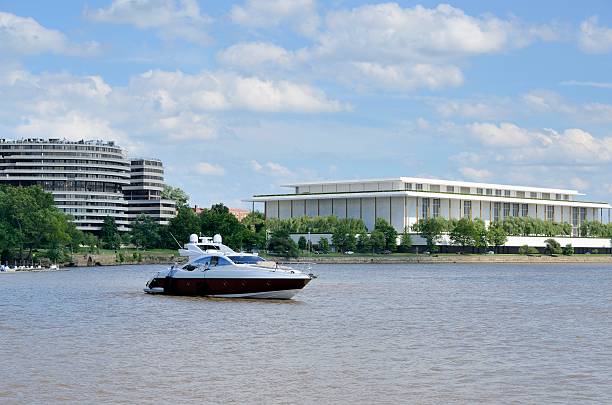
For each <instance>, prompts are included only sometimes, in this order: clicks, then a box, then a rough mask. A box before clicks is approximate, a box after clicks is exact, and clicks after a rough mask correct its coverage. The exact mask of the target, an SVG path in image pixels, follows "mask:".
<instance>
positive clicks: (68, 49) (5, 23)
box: [0, 12, 98, 55]
mask: <svg viewBox="0 0 612 405" xmlns="http://www.w3.org/2000/svg"><path fill="white" fill-rule="evenodd" d="M97 50H98V44H97V43H95V42H91V43H88V44H74V43H71V42H70V41H69V40H68V38H66V36H65V35H64V34H63V33H61V32H59V31H56V30H53V29H49V28H45V27H43V26H42V25H40V24H39V23H38V22H37V21H36V20H34V19H33V18H29V17H20V16H17V15H15V14H11V13H6V12H0V52H2V53H5V54H16V55H23V54H38V53H45V52H50V53H59V54H72V55H88V54H93V53H95V52H97Z"/></svg>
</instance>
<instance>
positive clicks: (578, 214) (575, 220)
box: [572, 207, 586, 236]
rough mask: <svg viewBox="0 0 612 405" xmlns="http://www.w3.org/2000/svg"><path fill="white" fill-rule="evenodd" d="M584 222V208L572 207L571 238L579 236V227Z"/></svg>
mask: <svg viewBox="0 0 612 405" xmlns="http://www.w3.org/2000/svg"><path fill="white" fill-rule="evenodd" d="M585 220H586V208H584V207H572V236H579V235H580V225H582V223H583V222H584V221H585Z"/></svg>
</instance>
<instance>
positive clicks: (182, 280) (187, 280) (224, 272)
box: [144, 234, 315, 299]
mask: <svg viewBox="0 0 612 405" xmlns="http://www.w3.org/2000/svg"><path fill="white" fill-rule="evenodd" d="M179 254H180V255H181V256H184V257H188V261H187V263H186V264H184V265H181V266H177V265H174V266H172V267H170V268H169V269H166V270H163V271H159V272H157V273H155V274H154V275H153V276H152V277H151V279H150V280H149V281H148V282H147V285H146V287H145V288H144V291H145V292H146V293H149V294H167V295H189V296H206V297H220V298H273V299H291V298H292V297H293V296H294V295H295V294H297V293H298V292H299V291H300V290H301V289H302V288H304V287H305V286H306V285H307V284H308V283H309V282H310V281H311V280H312V279H313V278H315V276H314V275H312V274H306V273H304V272H302V271H299V270H297V269H293V268H290V267H286V266H279V265H278V264H277V263H275V262H270V261H267V260H265V259H263V258H262V257H260V256H259V255H257V254H253V253H237V252H235V251H234V250H232V249H231V248H229V247H228V246H226V245H224V244H223V243H222V239H221V236H220V235H215V236H214V237H213V238H207V237H202V238H199V237H198V236H197V235H195V234H193V235H191V236H190V237H189V243H187V244H185V246H184V248H183V249H179Z"/></svg>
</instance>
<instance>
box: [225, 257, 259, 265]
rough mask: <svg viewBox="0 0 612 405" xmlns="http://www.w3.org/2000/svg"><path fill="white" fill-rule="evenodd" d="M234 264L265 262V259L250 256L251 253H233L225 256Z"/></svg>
mask: <svg viewBox="0 0 612 405" xmlns="http://www.w3.org/2000/svg"><path fill="white" fill-rule="evenodd" d="M227 257H228V258H229V259H231V260H232V261H233V262H234V263H236V264H257V263H260V262H265V261H266V260H265V259H263V258H261V257H259V256H251V255H244V256H243V255H233V256H227Z"/></svg>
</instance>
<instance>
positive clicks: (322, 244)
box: [319, 238, 329, 253]
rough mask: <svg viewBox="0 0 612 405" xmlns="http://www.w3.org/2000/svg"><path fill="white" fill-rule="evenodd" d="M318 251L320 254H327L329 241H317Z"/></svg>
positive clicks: (324, 239) (323, 239) (325, 239)
mask: <svg viewBox="0 0 612 405" xmlns="http://www.w3.org/2000/svg"><path fill="white" fill-rule="evenodd" d="M319 250H320V251H321V253H329V241H328V240H327V238H321V239H319Z"/></svg>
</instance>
